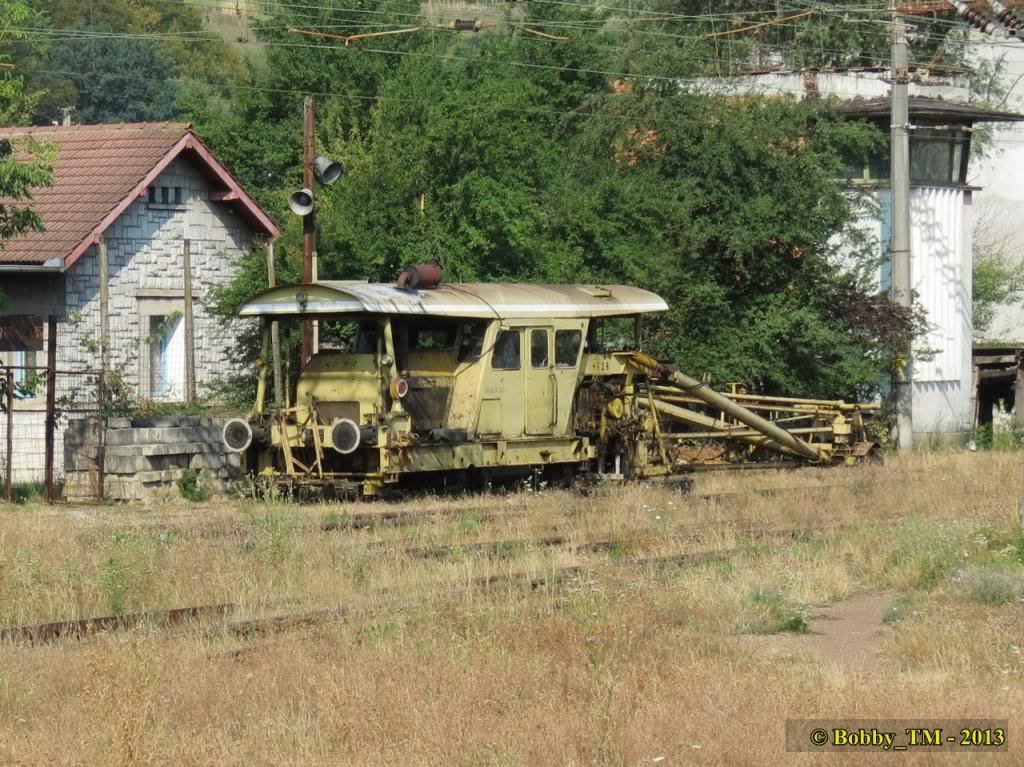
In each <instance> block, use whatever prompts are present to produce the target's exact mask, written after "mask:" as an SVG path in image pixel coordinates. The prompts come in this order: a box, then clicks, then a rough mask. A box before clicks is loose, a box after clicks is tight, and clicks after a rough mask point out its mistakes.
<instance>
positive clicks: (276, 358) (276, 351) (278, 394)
mask: <svg viewBox="0 0 1024 767" xmlns="http://www.w3.org/2000/svg"><path fill="white" fill-rule="evenodd" d="M267 285H268V286H269V287H271V288H272V287H275V286H276V285H277V273H276V271H275V269H274V243H272V242H269V243H267ZM270 355H271V357H272V361H273V368H272V370H273V373H274V401H275V402H276V403H277V406H278V407H285V401H284V393H283V388H284V377H283V375H282V374H281V330H280V328H278V326H277V320H275V321H274V322H272V323H270Z"/></svg>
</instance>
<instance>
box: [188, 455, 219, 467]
mask: <svg viewBox="0 0 1024 767" xmlns="http://www.w3.org/2000/svg"><path fill="white" fill-rule="evenodd" d="M225 460H226V459H225V456H224V455H217V454H216V453H196V454H195V455H193V456H192V458H191V459H190V460H189V463H188V465H189V468H192V469H221V468H223V467H224V464H225Z"/></svg>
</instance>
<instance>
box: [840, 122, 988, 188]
mask: <svg viewBox="0 0 1024 767" xmlns="http://www.w3.org/2000/svg"><path fill="white" fill-rule="evenodd" d="M970 141H971V139H970V134H969V133H968V132H967V131H966V130H963V129H960V128H927V127H918V128H915V129H914V130H913V132H912V133H911V136H910V183H912V184H919V185H922V186H963V185H965V184H966V183H967V160H968V156H969V154H970ZM890 171H891V162H890V145H889V143H888V142H885V143H883V144H882V145H881V146H880V147H879V148H878V149H877V150H875V151H873V152H871V153H870V154H869V155H868V157H867V158H858V157H847V158H846V171H845V172H844V174H843V176H844V178H848V179H851V180H853V181H855V182H876V183H881V184H883V185H888V183H889V175H890Z"/></svg>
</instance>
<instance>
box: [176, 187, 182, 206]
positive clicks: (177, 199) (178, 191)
mask: <svg viewBox="0 0 1024 767" xmlns="http://www.w3.org/2000/svg"><path fill="white" fill-rule="evenodd" d="M174 204H175V205H181V187H180V186H176V187H174Z"/></svg>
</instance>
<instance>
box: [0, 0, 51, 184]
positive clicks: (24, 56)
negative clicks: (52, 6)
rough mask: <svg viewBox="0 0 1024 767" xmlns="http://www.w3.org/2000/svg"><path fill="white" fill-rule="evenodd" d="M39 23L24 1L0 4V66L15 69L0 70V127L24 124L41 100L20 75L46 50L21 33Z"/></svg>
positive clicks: (4, 0)
mask: <svg viewBox="0 0 1024 767" xmlns="http://www.w3.org/2000/svg"><path fill="white" fill-rule="evenodd" d="M43 23H44V22H43V20H42V19H41V14H40V13H39V12H38V11H37V10H36V9H34V8H33V7H32V6H31V5H30V4H29V3H27V2H24V0H0V64H14V65H15V68H14V69H2V70H0V125H17V124H21V123H25V122H27V121H28V120H29V119H30V117H31V115H32V114H33V112H34V111H35V109H36V108H37V106H38V104H39V101H40V99H41V98H42V96H43V93H42V91H41V90H39V89H38V88H37V87H34V85H33V83H31V82H29V81H28V80H26V78H25V76H24V75H23V74H22V72H23V70H24V68H25V67H26V65H28V66H31V64H32V63H33V62H34V60H35V59H37V58H38V57H39V56H41V55H43V54H44V53H45V51H46V49H47V46H46V44H45V43H44V42H42V41H40V40H39V39H38V38H36V37H33V36H32V35H30V34H29V33H28V32H26V31H25V29H26V28H29V27H36V26H39V25H41V24H43ZM12 53H17V57H15V56H14V55H12ZM15 59H16V60H15ZM2 197H3V195H0V199H2Z"/></svg>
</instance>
